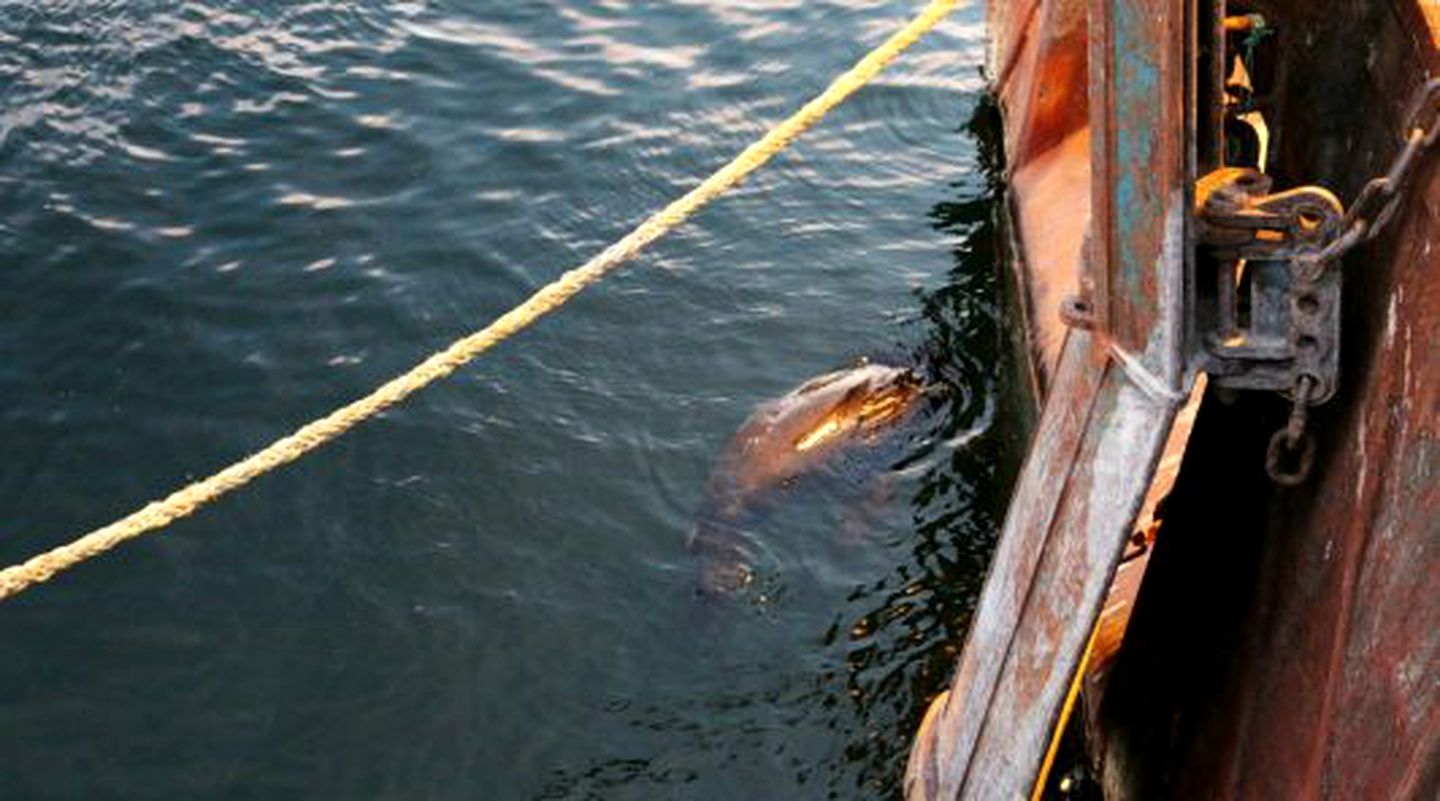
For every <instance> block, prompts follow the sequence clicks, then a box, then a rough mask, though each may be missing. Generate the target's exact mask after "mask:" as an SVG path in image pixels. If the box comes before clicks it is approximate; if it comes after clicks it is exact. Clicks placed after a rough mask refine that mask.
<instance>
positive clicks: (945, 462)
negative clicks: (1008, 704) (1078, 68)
mask: <svg viewBox="0 0 1440 801" xmlns="http://www.w3.org/2000/svg"><path fill="white" fill-rule="evenodd" d="M963 134H964V135H966V136H968V137H972V138H973V139H974V141H975V145H976V147H977V148H978V150H979V153H980V163H981V164H982V165H983V169H982V171H980V172H979V173H978V174H967V175H966V176H964V177H963V178H961V179H960V180H958V181H956V182H955V183H954V184H952V187H953V189H954V190H955V191H956V192H957V193H958V195H959V197H957V198H956V199H955V200H949V201H943V202H941V203H938V204H936V205H935V207H934V209H933V210H932V214H931V216H932V223H933V225H934V226H935V228H936V229H938V230H941V231H944V232H946V233H947V234H950V235H953V236H954V237H955V239H954V249H953V253H954V261H955V264H954V267H953V269H952V270H951V271H950V273H949V276H948V280H947V281H946V283H945V284H944V285H943V286H941V287H939V288H937V289H934V290H928V291H923V292H920V293H919V294H918V300H919V302H920V307H921V313H920V316H919V317H918V318H917V319H916V320H915V321H914V322H913V323H912V325H913V326H915V327H916V328H918V329H919V331H920V333H921V337H920V340H919V343H918V344H917V345H915V346H913V348H912V352H911V353H910V354H909V356H908V359H907V360H908V361H911V362H913V363H915V364H918V365H920V366H921V367H922V368H923V370H924V371H925V373H926V374H927V377H928V380H929V381H932V382H937V383H939V384H941V385H943V391H941V392H936V393H931V394H930V400H929V402H930V404H931V408H930V409H929V413H928V414H927V415H925V416H924V417H923V420H922V422H921V425H922V427H923V428H924V430H922V431H915V432H911V434H910V436H909V437H908V438H906V439H905V440H904V445H905V446H904V448H903V451H904V453H903V455H901V456H899V457H898V458H896V459H895V460H894V461H893V463H890V464H888V466H882V469H888V471H890V472H892V473H895V474H898V475H901V476H909V477H910V478H911V479H913V480H912V481H911V482H909V485H908V486H909V487H910V488H911V489H912V491H911V492H910V494H909V498H908V501H909V504H908V508H909V519H908V525H907V526H905V527H903V528H902V529H900V530H898V531H897V533H896V535H895V536H896V542H897V543H898V547H897V549H896V550H895V552H894V553H895V554H896V555H897V556H898V557H900V558H899V563H898V564H895V565H894V566H893V568H892V569H891V570H890V571H889V572H888V573H887V574H884V575H881V576H880V577H878V578H876V579H875V580H873V581H867V582H864V583H861V584H857V585H855V586H854V587H853V588H852V589H851V590H850V591H849V592H848V594H846V595H844V596H843V597H840V598H836V599H834V600H835V605H836V606H837V607H838V609H839V611H835V612H833V613H832V616H831V619H830V624H829V626H828V627H827V628H826V629H825V630H824V631H823V633H820V634H819V636H818V638H817V642H816V643H815V646H813V647H815V648H816V651H817V654H820V655H823V658H822V659H820V660H819V664H818V669H817V670H816V671H815V672H814V673H812V674H811V675H809V676H808V677H806V678H805V679H803V680H801V681H796V680H795V679H794V677H773V680H771V681H768V682H762V684H763V685H764V689H762V690H760V691H757V692H752V693H745V692H736V693H733V694H729V693H720V694H716V693H714V692H711V693H708V694H702V695H701V696H700V697H697V698H693V699H685V700H682V701H678V702H675V701H671V702H667V703H664V704H652V705H642V706H640V707H638V708H635V709H631V708H628V707H627V708H624V709H623V711H621V714H622V715H623V716H624V717H625V718H626V719H627V721H628V724H629V725H630V726H633V727H636V728H639V729H643V730H646V731H650V732H654V733H658V734H663V735H665V736H666V737H668V738H673V739H674V742H676V743H680V744H681V745H679V746H678V747H676V748H675V749H674V750H671V751H665V752H661V753H660V754H658V755H655V756H652V757H648V758H617V759H612V760H599V761H594V762H590V763H586V764H585V765H584V766H583V767H579V768H575V769H562V770H558V771H555V772H553V773H552V774H551V776H550V778H549V781H548V782H547V784H546V787H545V789H544V790H543V791H542V792H541V793H540V794H539V795H538V796H536V798H540V799H581V798H585V799H594V798H616V797H625V798H630V797H634V798H645V797H661V796H663V797H689V791H687V790H685V789H683V786H684V785H689V784H692V783H695V782H699V781H703V779H704V778H705V774H706V771H705V769H704V768H700V767H695V764H696V763H695V760H694V757H695V756H696V755H697V754H703V755H706V756H707V757H708V758H706V759H703V760H700V761H701V762H702V763H710V764H714V765H716V766H718V767H719V768H721V769H726V768H730V769H738V768H739V767H740V766H741V765H743V764H744V763H745V762H746V761H749V760H754V759H755V758H756V755H757V754H766V755H767V756H768V757H769V758H772V759H774V760H777V761H779V762H781V763H783V764H784V765H785V768H786V770H787V771H789V772H790V776H791V779H792V781H793V783H794V785H795V787H796V788H801V789H799V790H797V791H798V792H801V793H802V794H803V793H804V790H803V788H807V787H814V788H817V789H815V790H814V791H813V792H814V793H815V795H813V796H811V795H802V797H822V794H821V793H822V790H823V797H827V798H893V799H900V798H901V797H902V787H901V778H902V773H903V768H904V763H905V760H906V757H907V756H908V751H909V746H910V736H911V734H912V733H913V732H914V731H915V729H916V728H917V727H918V726H919V723H920V720H921V718H922V717H923V716H924V713H925V709H926V707H927V706H928V704H929V702H930V700H931V699H932V698H933V697H934V696H935V695H936V694H938V693H939V692H940V691H941V690H942V689H944V687H945V685H946V684H947V682H948V681H949V679H950V676H951V674H952V669H953V667H954V663H955V659H956V656H957V649H958V647H959V645H960V644H961V643H962V642H963V640H964V636H965V633H966V631H967V629H968V626H969V623H970V617H971V614H972V612H973V610H974V606H975V603H976V601H977V600H978V597H979V592H980V589H981V584H982V582H983V581H984V577H985V571H986V568H987V566H988V564H989V560H990V556H991V553H992V551H993V549H994V545H995V537H996V535H997V533H998V531H999V525H1000V522H1001V520H1002V517H1003V515H1004V511H1005V506H1006V501H1007V500H1008V494H1009V487H1010V485H1011V483H1012V482H1013V479H1014V474H1015V472H1016V470H1017V468H1018V464H1019V455H1020V453H1021V448H1022V447H1023V438H1024V436H1025V433H1024V430H1023V426H1024V422H1023V419H1024V414H1025V412H1024V410H1023V409H1020V408H1017V406H1016V405H1015V401H1014V400H1013V399H1015V398H1017V397H1018V396H1019V392H1018V390H1017V388H1015V387H1013V386H1010V384H1011V382H1012V381H1015V380H1017V375H1018V373H1016V371H1015V370H1014V369H1013V359H1014V358H1015V357H1016V354H1014V353H1013V352H1011V351H1010V350H1009V349H1008V345H1007V342H1008V341H1009V340H1008V339H1007V338H1006V337H1004V336H1002V334H1001V331H1000V326H1001V324H1002V316H1003V304H1001V302H1000V299H999V297H998V293H999V284H1000V270H1001V269H1002V265H1001V264H1000V263H999V262H998V257H999V249H998V243H999V233H998V231H997V224H998V220H999V199H1000V193H1001V186H1000V172H1001V168H1002V164H1001V150H1000V142H999V136H1000V130H999V121H998V116H997V110H996V108H995V106H994V105H993V101H991V100H990V99H989V98H988V97H986V98H982V99H981V101H980V102H979V103H978V104H977V106H976V108H975V110H974V113H973V115H972V117H971V119H970V121H969V122H968V123H967V124H966V126H965V128H964V130H963ZM892 356H893V354H892ZM892 456H893V454H892ZM869 478H872V479H873V478H874V477H873V476H869ZM847 489H851V490H853V487H849V488H847ZM834 500H835V496H834V495H833V494H832V495H830V496H827V497H826V502H833V501H834ZM904 501H905V499H903V498H902V499H898V505H901V506H904V505H905V504H904ZM871 522H872V523H874V522H875V521H871ZM907 529H908V530H907ZM752 670H753V672H754V674H756V675H763V674H764V672H765V670H764V667H763V665H759V666H753V667H752ZM737 683H738V684H745V683H747V682H744V681H740V682H737ZM777 710H778V714H779V720H778V722H777V721H776V720H775V719H774V717H773V715H774V714H775V713H776V711H777ZM787 727H796V728H810V727H820V728H824V729H827V730H831V731H834V732H836V734H837V736H838V737H840V738H841V739H842V740H843V741H844V743H845V746H844V747H843V748H842V749H841V752H840V753H839V754H837V755H836V756H835V757H834V758H829V759H825V760H821V761H818V762H817V761H815V760H811V759H807V758H805V757H804V756H803V754H795V755H791V754H789V753H788V752H789V751H790V750H791V748H792V744H791V743H788V742H787V739H786V737H785V732H786V729H787ZM637 788H646V789H645V790H644V791H642V792H639V793H636V792H635V790H636V789H637ZM677 788H680V789H677ZM627 790H628V791H630V793H631V794H625V791H627Z"/></svg>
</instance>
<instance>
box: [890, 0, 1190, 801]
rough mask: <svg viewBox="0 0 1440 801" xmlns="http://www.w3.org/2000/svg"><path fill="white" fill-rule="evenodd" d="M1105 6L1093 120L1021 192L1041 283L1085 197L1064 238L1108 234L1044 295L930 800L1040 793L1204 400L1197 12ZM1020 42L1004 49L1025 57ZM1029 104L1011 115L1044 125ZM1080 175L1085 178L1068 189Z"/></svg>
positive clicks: (919, 773)
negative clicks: (1073, 698) (1026, 420)
mask: <svg viewBox="0 0 1440 801" xmlns="http://www.w3.org/2000/svg"><path fill="white" fill-rule="evenodd" d="M1074 5H1076V4H1074V3H1064V2H1057V3H1044V2H1041V3H1039V4H1038V5H1032V6H1030V12H1029V13H1030V14H1032V15H1034V16H1033V17H1031V18H1032V19H1046V18H1047V17H1046V16H1045V15H1046V14H1047V11H1048V12H1052V13H1058V12H1057V9H1060V10H1064V9H1066V8H1071V7H1073V6H1074ZM1088 6H1089V7H1088V16H1087V20H1088V22H1087V24H1086V26H1085V27H1084V29H1083V32H1084V34H1085V38H1087V39H1088V48H1087V49H1086V50H1085V51H1084V52H1085V53H1086V63H1087V64H1088V72H1087V73H1086V74H1085V78H1086V80H1087V92H1086V97H1087V109H1088V126H1087V127H1085V128H1079V129H1076V133H1075V134H1071V135H1068V136H1065V137H1060V138H1059V139H1058V140H1055V143H1054V144H1052V145H1051V146H1050V147H1047V148H1044V149H1043V150H1042V151H1041V152H1040V153H1039V154H1034V153H1032V152H1031V151H1030V150H1028V149H1027V148H1026V147H1025V146H1023V144H1022V143H1024V142H1027V141H1036V140H1035V139H1034V138H1033V137H1032V138H1029V139H1027V138H1026V137H1025V136H1024V135H1021V134H1017V135H1016V136H1015V137H1013V142H1014V143H1016V144H1021V146H1020V147H1019V148H1018V152H1019V153H1020V154H1021V155H1022V159H1021V163H1020V166H1018V167H1016V168H1015V170H1016V171H1015V173H1014V177H1013V178H1012V188H1013V190H1014V195H1015V200H1014V203H1015V207H1016V208H1017V210H1018V214H1017V216H1018V217H1020V220H1021V226H1020V227H1021V241H1022V243H1023V244H1024V246H1025V257H1026V261H1027V262H1028V263H1029V266H1028V267H1026V268H1023V269H1025V270H1027V272H1024V273H1022V274H1023V275H1026V276H1027V277H1028V276H1030V275H1033V274H1035V271H1036V270H1037V269H1047V270H1048V269H1049V267H1048V266H1046V267H1042V268H1037V267H1035V254H1036V249H1035V247H1034V246H1035V245H1039V246H1040V249H1041V251H1042V252H1054V253H1063V252H1067V251H1065V250H1064V249H1062V248H1055V247H1054V244H1053V243H1054V241H1055V237H1053V236H1051V235H1050V234H1051V231H1050V230H1049V229H1048V226H1049V225H1052V224H1058V225H1063V226H1067V228H1065V229H1064V230H1066V231H1070V230H1072V229H1071V228H1070V227H1068V226H1072V225H1073V224H1074V223H1075V222H1076V219H1075V215H1074V213H1073V211H1074V209H1076V208H1077V204H1076V196H1077V194H1078V195H1079V197H1080V199H1081V201H1082V203H1083V201H1084V200H1086V199H1088V201H1089V202H1088V204H1084V205H1081V206H1079V207H1080V208H1084V209H1086V211H1087V212H1088V215H1089V217H1088V226H1083V225H1082V227H1081V228H1080V231H1079V233H1077V234H1076V235H1073V236H1068V237H1065V238H1064V241H1065V242H1067V243H1071V244H1070V245H1069V247H1077V248H1078V246H1079V244H1080V241H1081V239H1082V234H1083V232H1084V231H1086V230H1088V236H1089V247H1088V249H1087V250H1086V252H1085V262H1084V264H1083V266H1081V265H1076V266H1077V267H1078V268H1079V269H1077V270H1076V271H1075V273H1074V274H1073V275H1071V276H1070V277H1068V278H1067V279H1066V280H1064V281H1063V285H1064V291H1061V292H1053V291H1050V292H1042V293H1034V292H1032V294H1031V297H1032V299H1040V300H1036V302H1035V306H1034V308H1035V311H1036V315H1035V319H1037V320H1040V321H1041V322H1038V323H1037V325H1038V326H1039V327H1040V328H1042V329H1045V330H1046V331H1048V332H1049V333H1050V334H1051V335H1052V337H1051V338H1046V339H1042V342H1044V343H1049V344H1048V345H1047V348H1053V351H1051V350H1048V349H1045V350H1042V354H1041V356H1042V358H1046V359H1047V360H1048V361H1049V363H1053V364H1055V365H1056V366H1055V367H1054V370H1053V373H1052V380H1051V382H1050V385H1049V392H1048V397H1047V400H1046V403H1045V408H1044V411H1043V412H1042V415H1041V419H1040V423H1039V426H1038V429H1037V431H1036V433H1035V439H1034V441H1033V443H1032V445H1031V450H1030V453H1029V455H1028V456H1027V458H1026V463H1025V466H1024V468H1023V469H1022V472H1021V476H1020V479H1019V482H1018V484H1017V487H1016V490H1015V494H1014V497H1013V499H1012V502H1011V506H1010V510H1009V513H1008V514H1007V516H1006V520H1005V526H1004V530H1003V531H1002V534H1001V538H1000V543H999V546H998V548H997V551H996V554H995V557H994V561H993V563H992V566H991V570H990V574H989V577H988V578H987V580H986V585H985V589H984V591H983V593H982V595H981V598H980V602H979V606H978V609H977V611H976V615H975V624H974V625H973V627H972V628H971V630H970V632H969V635H968V638H967V641H966V645H965V648H964V649H963V651H962V652H961V656H960V660H959V664H958V665H957V667H956V675H955V678H954V680H953V682H952V684H951V687H950V690H949V692H948V693H947V694H946V695H944V696H942V698H941V699H939V700H938V701H937V703H936V704H935V705H934V706H933V707H932V709H931V711H930V714H929V715H927V718H926V722H925V724H924V726H923V727H922V730H921V732H920V734H919V735H918V736H917V742H916V745H915V748H914V750H913V751H912V754H911V762H910V766H909V770H908V772H907V781H906V792H907V796H908V797H909V798H910V799H912V801H920V800H921V799H947V801H948V799H960V798H964V799H992V798H1007V799H1008V798H1015V797H1028V796H1029V795H1030V793H1031V791H1032V789H1033V787H1034V785H1035V783H1036V781H1037V778H1038V772H1039V768H1040V765H1041V762H1042V759H1043V757H1044V755H1045V753H1046V751H1047V747H1048V746H1049V744H1050V741H1051V732H1052V730H1053V729H1054V727H1055V724H1056V722H1057V719H1058V717H1059V714H1060V710H1061V707H1062V704H1063V702H1064V699H1065V697H1066V695H1067V691H1068V690H1069V688H1070V686H1071V684H1072V680H1073V679H1074V677H1075V674H1076V672H1077V669H1078V667H1079V664H1080V660H1081V655H1082V653H1083V651H1084V649H1085V644H1086V643H1087V641H1088V640H1089V638H1090V634H1091V631H1092V629H1093V627H1094V625H1095V623H1096V620H1097V618H1098V616H1099V612H1100V608H1101V606H1102V604H1103V602H1104V599H1105V597H1106V592H1107V589H1108V588H1109V585H1110V581H1111V577H1112V576H1113V574H1114V573H1115V570H1116V566H1117V564H1118V562H1119V559H1120V556H1121V552H1122V551H1123V549H1124V546H1125V543H1126V542H1127V541H1128V540H1129V536H1130V533H1131V530H1132V526H1133V524H1134V521H1135V518H1136V514H1137V512H1138V510H1139V508H1140V506H1141V503H1142V500H1143V499H1144V497H1145V495H1146V491H1147V489H1148V488H1149V487H1150V484H1151V481H1150V477H1151V474H1152V472H1153V470H1154V469H1155V464H1156V461H1157V460H1158V458H1159V455H1160V453H1161V451H1162V449H1163V447H1164V445H1165V443H1166V439H1167V436H1168V435H1169V433H1170V431H1171V424H1172V421H1173V419H1174V416H1175V411H1176V408H1177V406H1178V404H1179V403H1180V402H1181V401H1182V400H1183V399H1184V397H1185V395H1184V391H1183V390H1184V388H1185V383H1186V377H1185V374H1184V356H1183V353H1182V350H1181V339H1182V334H1183V327H1182V314H1181V304H1182V302H1183V299H1184V275H1185V258H1186V252H1187V248H1186V233H1187V232H1186V227H1187V225H1188V221H1189V219H1190V211H1191V208H1190V175H1191V169H1190V165H1189V162H1188V158H1187V154H1188V146H1187V142H1188V138H1189V136H1188V133H1187V131H1188V130H1190V127H1191V120H1190V117H1189V108H1190V105H1189V103H1188V102H1187V93H1188V92H1189V88H1188V84H1187V82H1186V80H1185V76H1186V68H1185V63H1184V58H1185V55H1184V54H1185V53H1186V52H1187V49H1186V47H1185V45H1186V42H1187V40H1188V36H1189V35H1190V32H1189V27H1188V20H1187V13H1188V3H1186V2H1183V0H1163V2H1158V3H1156V2H1148V3H1140V2H1137V1H1136V0H1092V1H1091V2H1090V3H1089V4H1088ZM992 8H994V6H992ZM1009 13H1010V12H1002V14H1001V16H1002V18H1009V19H1014V18H1013V17H1005V15H1007V14H1009ZM1000 38H1001V40H1002V42H1003V43H1009V42H1015V41H1019V40H1018V39H1017V38H1016V37H1015V36H1014V35H1013V32H1006V31H1002V32H1001V34H1000ZM1039 40H1040V41H1044V40H1045V39H1044V37H1041V38H1040V39H1039ZM1032 41H1034V40H1032ZM1003 43H1002V44H1001V45H999V46H998V47H999V50H998V52H999V53H1002V54H1003V53H1005V52H1007V50H1006V48H1007V47H1013V46H1014V45H1010V44H1003ZM1007 73H1008V70H1002V71H1001V73H1000V76H1001V83H1000V87H999V91H1000V94H1001V97H1002V100H1003V99H1004V98H1005V97H1006V96H1007V93H1008V91H1009V90H1007V87H1006V81H1007V80H1011V81H1015V80H1019V79H1018V78H1014V77H1010V78H1008V79H1007ZM1073 79H1074V76H1073V75H1071V76H1069V78H1068V80H1073ZM1015 108H1016V106H1014V105H1012V106H1010V107H1007V109H1006V111H1007V113H1009V114H1011V116H1010V117H1008V118H1007V119H1008V120H1009V123H1007V124H1011V125H1021V126H1023V125H1026V124H1027V123H1028V119H1026V118H1024V117H1022V118H1020V119H1019V120H1016V119H1015V117H1014V116H1013V114H1014V109H1015ZM1021 108H1023V106H1022V107H1021ZM1082 134H1083V136H1084V138H1083V139H1081V138H1078V137H1080V136H1081V135H1082ZM1077 144H1080V145H1086V147H1076V145H1077ZM1012 146H1014V145H1013V144H1012ZM1074 165H1080V166H1074ZM1041 167H1043V168H1044V169H1043V170H1042V169H1040V168H1041ZM1082 167H1083V169H1082ZM1067 174H1068V175H1070V176H1083V178H1084V181H1085V182H1084V183H1079V182H1076V181H1073V180H1071V181H1069V182H1066V181H1064V180H1049V179H1051V178H1053V177H1054V176H1057V175H1067ZM1092 178H1093V180H1092ZM1086 193H1089V194H1088V198H1087V197H1086ZM1052 221H1053V222H1052ZM1080 221H1081V222H1082V223H1083V222H1086V220H1085V219H1083V218H1082V219H1081V220H1080ZM1071 258H1074V256H1071ZM1066 296H1076V297H1078V298H1079V303H1076V304H1072V305H1071V306H1070V307H1069V308H1070V311H1071V312H1072V314H1070V317H1071V320H1070V322H1079V323H1084V325H1080V326H1078V327H1075V328H1068V329H1067V328H1064V327H1054V326H1056V324H1057V323H1059V322H1060V321H1059V319H1058V316H1059V315H1058V314H1057V312H1059V311H1060V308H1061V306H1060V301H1061V299H1062V298H1064V297H1066ZM1091 312H1093V318H1092V317H1090V313H1091ZM1047 326H1050V327H1049V328H1047ZM1087 328H1088V329H1093V330H1086V329H1087ZM1058 343H1063V346H1062V345H1060V344H1058ZM1050 353H1053V354H1054V355H1053V357H1052V356H1049V354H1050Z"/></svg>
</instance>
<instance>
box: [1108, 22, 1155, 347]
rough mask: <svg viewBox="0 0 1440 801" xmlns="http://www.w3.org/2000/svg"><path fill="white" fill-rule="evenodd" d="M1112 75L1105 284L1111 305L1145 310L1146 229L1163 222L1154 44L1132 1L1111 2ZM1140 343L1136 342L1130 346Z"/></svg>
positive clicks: (1148, 260) (1149, 301) (1148, 263)
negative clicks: (1111, 231)
mask: <svg viewBox="0 0 1440 801" xmlns="http://www.w3.org/2000/svg"><path fill="white" fill-rule="evenodd" d="M1112 8H1113V14H1112V16H1111V19H1112V20H1113V25H1114V34H1113V40H1112V41H1113V43H1114V59H1113V63H1114V65H1115V74H1114V78H1113V81H1114V83H1113V89H1114V109H1115V116H1116V119H1115V153H1114V159H1115V162H1114V163H1115V185H1114V191H1115V205H1114V207H1113V208H1114V214H1115V229H1116V233H1117V235H1118V236H1117V239H1118V242H1117V243H1116V244H1117V253H1116V256H1117V258H1118V264H1116V265H1114V271H1113V272H1112V275H1114V276H1115V277H1116V278H1118V279H1119V280H1118V281H1111V282H1110V290H1111V292H1112V293H1113V295H1114V296H1115V299H1116V300H1123V301H1124V302H1126V303H1128V304H1132V308H1137V309H1145V308H1147V307H1148V306H1150V305H1152V304H1153V303H1154V302H1155V300H1157V299H1147V298H1146V297H1145V294H1144V284H1143V279H1144V271H1145V270H1147V269H1149V268H1150V266H1151V262H1152V260H1153V255H1154V254H1150V253H1148V252H1147V249H1144V248H1143V247H1142V246H1143V245H1144V244H1147V237H1146V236H1145V234H1146V231H1147V229H1149V230H1154V228H1153V226H1154V225H1155V222H1156V220H1159V219H1161V218H1163V215H1164V213H1165V209H1164V208H1163V204H1164V194H1163V193H1158V194H1157V193H1156V192H1155V182H1156V181H1157V180H1164V178H1163V177H1162V176H1157V175H1155V174H1154V170H1153V167H1154V164H1153V160H1154V156H1155V150H1156V147H1157V143H1158V137H1159V136H1160V135H1161V132H1160V130H1159V128H1160V125H1159V120H1160V117H1161V114H1160V109H1159V104H1160V103H1161V102H1163V98H1162V92H1161V86H1160V66H1159V51H1158V47H1159V45H1160V44H1161V43H1160V42H1157V41H1155V39H1154V37H1153V36H1152V35H1151V31H1150V29H1149V27H1148V26H1147V25H1146V22H1145V20H1144V18H1143V16H1142V15H1144V14H1147V13H1154V11H1153V9H1150V8H1149V6H1148V4H1141V5H1140V6H1139V7H1137V5H1136V4H1135V3H1134V2H1132V0H1117V2H1115V3H1114V4H1113V6H1112ZM1132 344H1140V343H1132Z"/></svg>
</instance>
